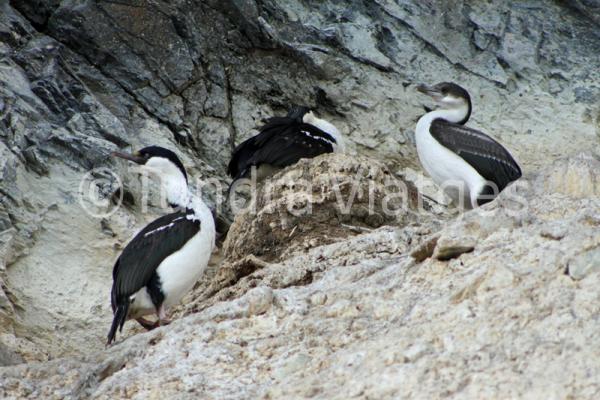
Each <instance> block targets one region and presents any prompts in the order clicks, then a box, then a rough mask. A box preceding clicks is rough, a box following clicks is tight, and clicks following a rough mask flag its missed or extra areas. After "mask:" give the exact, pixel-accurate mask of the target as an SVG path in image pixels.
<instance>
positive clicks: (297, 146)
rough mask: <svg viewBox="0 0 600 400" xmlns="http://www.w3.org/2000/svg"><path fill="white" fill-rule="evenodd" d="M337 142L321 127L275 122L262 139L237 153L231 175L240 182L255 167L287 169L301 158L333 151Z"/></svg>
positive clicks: (269, 124)
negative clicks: (268, 165)
mask: <svg viewBox="0 0 600 400" xmlns="http://www.w3.org/2000/svg"><path fill="white" fill-rule="evenodd" d="M334 143H335V140H334V139H333V137H331V136H330V135H329V134H327V133H325V132H323V131H322V130H320V129H318V128H317V127H315V126H313V125H310V124H305V123H303V122H301V121H299V120H298V119H294V118H288V117H276V118H271V119H269V121H268V122H267V124H266V125H265V126H263V127H262V128H261V131H260V133H259V134H258V135H256V136H254V137H252V138H250V139H248V140H246V141H245V142H243V143H242V144H240V145H239V146H238V147H237V148H236V149H235V150H234V152H233V156H232V159H231V162H230V163H229V167H228V173H229V174H230V175H231V176H232V177H234V179H237V178H239V177H242V176H245V174H246V173H247V172H248V171H249V169H250V167H252V166H253V165H256V166H258V165H260V164H270V165H273V166H275V167H286V166H288V165H291V164H294V163H296V162H297V161H298V160H300V159H301V158H312V157H316V156H318V155H319V154H323V153H330V152H332V151H333V145H334Z"/></svg>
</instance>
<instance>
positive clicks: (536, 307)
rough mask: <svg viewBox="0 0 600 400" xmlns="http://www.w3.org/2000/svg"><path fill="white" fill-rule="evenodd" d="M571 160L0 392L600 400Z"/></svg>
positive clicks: (599, 211) (315, 259) (592, 250)
mask: <svg viewBox="0 0 600 400" xmlns="http://www.w3.org/2000/svg"><path fill="white" fill-rule="evenodd" d="M583 158H584V159H587V160H588V168H587V169H583V168H582V169H580V172H581V173H582V175H579V174H574V175H571V178H569V179H571V180H572V182H573V183H575V182H579V180H580V179H582V178H584V179H585V177H586V176H590V175H593V174H597V171H598V169H597V168H598V166H599V164H600V160H598V159H595V158H593V157H583ZM570 163H571V161H570V160H564V161H560V162H558V163H556V164H555V165H553V166H552V167H550V168H548V169H547V170H545V171H544V173H542V174H540V176H538V177H536V180H534V181H522V182H520V183H519V184H518V185H515V186H513V187H511V188H510V190H507V191H505V192H503V193H502V194H501V196H500V197H499V199H497V201H495V202H493V203H490V204H488V205H486V206H484V207H482V208H481V209H479V210H475V211H470V212H468V213H466V214H464V215H462V216H461V217H460V218H458V219H456V220H455V221H453V222H452V223H450V224H448V226H446V227H445V228H443V229H442V230H441V231H439V232H431V231H428V230H427V227H426V226H423V225H421V226H406V227H400V228H393V227H383V228H380V229H377V230H375V231H373V232H370V233H366V234H362V235H358V236H355V237H352V238H350V239H347V240H345V241H342V242H338V243H334V244H330V245H324V246H320V247H316V248H313V249H311V250H309V251H308V252H306V253H304V254H297V255H295V256H291V257H288V258H287V259H285V260H284V261H281V262H279V263H275V264H270V265H265V266H263V268H260V269H259V270H257V271H254V272H252V273H250V274H248V275H246V276H244V277H242V278H241V279H239V280H238V281H237V282H235V283H234V284H233V285H232V286H231V287H228V288H226V289H223V291H226V292H227V296H226V298H228V299H227V300H223V301H220V302H217V303H215V304H213V305H211V306H210V307H207V308H205V309H204V310H202V311H200V312H196V313H193V314H191V315H188V316H186V317H183V318H180V319H178V320H177V321H175V322H173V323H172V325H170V326H168V327H164V328H160V329H157V330H155V331H152V332H149V333H145V334H139V335H135V336H132V337H129V338H127V339H125V340H122V341H121V342H120V343H119V344H117V345H116V346H114V347H112V348H110V349H108V350H106V351H100V352H96V353H94V354H89V355H87V356H86V357H84V358H83V359H81V360H73V359H71V360H54V361H49V362H45V363H32V364H23V365H20V366H17V367H11V368H3V369H0V379H1V382H3V386H2V388H1V389H0V390H3V391H4V392H3V394H4V395H5V396H8V397H10V396H14V397H17V398H18V397H33V398H82V397H83V398H85V397H92V398H116V397H117V398H146V397H148V396H155V397H166V396H168V397H172V396H175V397H177V398H198V397H201V398H215V399H216V398H256V397H259V398H304V397H316V398H340V399H342V398H350V397H365V398H398V397H404V396H407V397H418V398H440V397H451V398H455V397H456V398H465V397H466V398H498V397H510V398H523V397H525V398H547V397H553V396H554V397H557V398H594V397H595V396H596V395H597V393H598V391H600V382H599V381H598V380H597V379H596V376H598V374H599V373H600V362H598V359H599V356H600V354H597V353H598V351H597V346H594V343H596V342H597V332H598V329H599V328H600V326H599V325H598V320H599V319H598V317H599V316H600V301H599V300H600V295H599V294H598V290H597V287H598V285H599V284H600V270H599V269H598V268H599V266H600V264H599V263H598V254H599V253H598V249H600V198H599V197H585V198H582V197H580V196H579V192H578V190H571V189H569V190H565V191H563V192H556V193H547V192H546V191H545V189H544V185H540V181H541V183H544V182H547V181H548V180H549V177H551V176H552V175H553V174H554V173H555V172H556V171H560V170H561V169H563V168H565V167H567V166H568V165H569V164H570ZM534 182H535V184H534ZM566 187H572V186H569V185H567V186H566ZM432 235H435V236H439V239H438V241H437V244H436V245H435V246H434V248H433V249H432V251H431V252H430V255H433V254H435V252H436V251H443V250H440V247H443V246H445V244H444V243H450V242H452V243H460V242H464V241H467V242H468V243H471V245H472V249H471V251H470V252H464V253H462V254H458V253H457V254H454V257H453V258H452V259H450V260H449V261H441V260H438V259H437V258H436V257H427V258H425V259H423V260H421V261H417V260H415V258H413V257H411V256H409V254H411V252H414V251H415V250H416V249H418V248H419V247H420V246H424V245H425V244H426V243H428V242H429V241H430V240H431V236H432ZM307 277H309V279H307ZM566 371H568V373H566Z"/></svg>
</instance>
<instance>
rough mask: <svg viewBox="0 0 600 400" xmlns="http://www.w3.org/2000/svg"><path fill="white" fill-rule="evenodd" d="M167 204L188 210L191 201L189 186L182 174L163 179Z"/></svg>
mask: <svg viewBox="0 0 600 400" xmlns="http://www.w3.org/2000/svg"><path fill="white" fill-rule="evenodd" d="M162 182H163V188H164V190H165V194H166V198H167V202H168V203H169V205H170V206H171V207H173V208H187V207H188V205H189V202H190V199H191V196H190V192H189V190H188V184H187V181H186V179H185V177H184V176H183V175H182V174H179V176H177V175H171V176H167V177H164V178H163V181H162Z"/></svg>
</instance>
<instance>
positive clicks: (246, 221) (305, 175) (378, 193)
mask: <svg viewBox="0 0 600 400" xmlns="http://www.w3.org/2000/svg"><path fill="white" fill-rule="evenodd" d="M256 192H257V193H256V198H253V199H248V201H247V203H246V204H244V208H243V210H242V211H241V212H240V213H239V214H238V215H237V216H236V219H235V221H234V223H233V225H232V226H231V228H230V230H229V233H228V235H227V240H226V241H225V243H224V245H223V253H224V256H225V259H226V260H227V261H237V260H239V259H241V258H243V257H245V256H248V255H254V256H258V257H260V258H262V259H263V260H265V261H273V260H280V259H282V258H285V257H286V256H289V255H290V254H292V253H294V252H297V251H301V250H306V249H310V248H312V247H315V246H318V245H319V246H320V245H323V244H328V243H332V242H335V241H339V240H341V239H344V238H346V237H348V236H350V235H353V234H356V233H357V232H358V233H360V232H365V231H369V230H371V229H374V228H379V227H381V226H383V225H406V224H408V223H410V222H412V223H414V222H416V221H417V214H418V210H419V205H420V206H421V207H422V208H425V206H427V205H428V204H426V203H424V201H423V199H420V198H419V196H418V193H417V189H416V188H415V187H414V185H413V184H412V183H410V182H407V181H403V180H400V179H398V178H396V177H395V176H393V174H392V173H391V172H390V171H389V170H388V169H387V168H386V167H385V166H383V165H381V164H380V163H378V162H377V161H375V160H371V159H368V158H364V157H352V158H351V157H348V156H344V155H339V154H325V155H322V156H319V157H317V158H315V159H313V160H301V161H300V162H299V163H298V164H296V165H294V166H291V167H288V168H287V169H286V170H285V171H282V172H280V173H278V174H277V175H275V176H273V177H272V178H271V179H269V180H266V181H265V182H264V183H263V184H261V185H260V186H259V187H258V190H257V191H256Z"/></svg>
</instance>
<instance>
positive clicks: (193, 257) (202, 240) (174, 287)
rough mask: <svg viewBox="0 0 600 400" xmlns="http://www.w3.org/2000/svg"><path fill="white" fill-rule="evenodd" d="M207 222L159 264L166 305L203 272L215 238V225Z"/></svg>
mask: <svg viewBox="0 0 600 400" xmlns="http://www.w3.org/2000/svg"><path fill="white" fill-rule="evenodd" d="M207 225H209V224H205V223H204V221H203V224H202V226H201V228H200V231H199V232H198V233H197V234H196V235H194V236H193V237H192V238H191V239H190V240H188V242H187V243H186V244H185V245H184V246H183V247H182V248H181V249H179V251H176V252H175V253H173V254H171V255H170V256H169V257H167V258H165V259H164V260H163V262H162V263H161V264H160V265H159V266H158V269H157V270H156V272H157V273H158V276H159V278H160V282H161V289H162V292H163V293H164V295H165V300H164V302H163V304H164V306H165V307H170V306H172V305H174V304H177V303H178V302H179V301H180V300H181V298H182V297H183V296H184V295H185V294H186V293H187V292H188V291H190V290H191V289H192V287H193V286H194V284H195V283H196V282H197V281H198V279H200V278H201V277H202V275H203V274H204V271H205V270H206V266H207V265H208V261H209V259H210V255H211V253H212V250H213V246H214V241H215V229H214V225H213V226H207Z"/></svg>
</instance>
